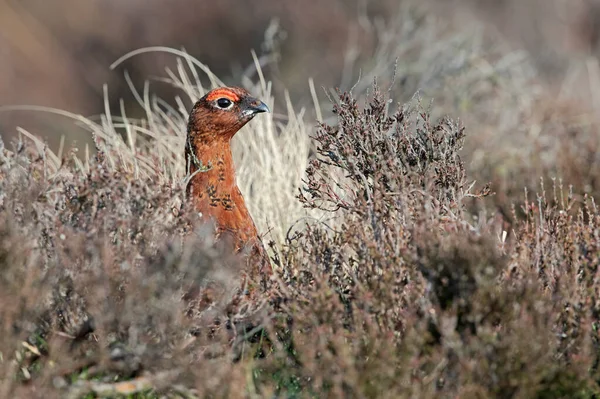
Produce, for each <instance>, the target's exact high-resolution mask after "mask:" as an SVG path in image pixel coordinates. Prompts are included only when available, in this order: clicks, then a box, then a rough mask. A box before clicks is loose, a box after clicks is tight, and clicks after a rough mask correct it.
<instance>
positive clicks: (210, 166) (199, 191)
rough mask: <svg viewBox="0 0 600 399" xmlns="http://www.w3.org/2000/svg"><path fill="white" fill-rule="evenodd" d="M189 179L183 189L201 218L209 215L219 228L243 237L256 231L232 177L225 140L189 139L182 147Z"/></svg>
mask: <svg viewBox="0 0 600 399" xmlns="http://www.w3.org/2000/svg"><path fill="white" fill-rule="evenodd" d="M186 161H187V163H188V165H189V171H190V176H191V178H190V181H189V182H188V185H187V188H186V193H187V195H188V198H190V199H191V201H192V203H193V204H194V207H195V209H196V211H197V212H199V213H200V214H201V217H202V218H203V219H205V220H209V219H212V220H213V221H214V222H216V224H217V226H216V227H217V229H218V230H219V231H234V232H236V233H235V235H236V236H237V239H238V240H240V241H245V240H246V239H247V238H249V237H252V236H256V235H257V231H256V227H255V225H254V222H253V221H252V218H251V216H250V214H249V212H248V209H247V208H246V204H245V202H244V199H243V198H242V194H241V193H240V190H239V189H238V187H237V184H236V181H235V167H234V164H233V156H232V153H231V146H230V144H229V142H216V143H211V144H205V143H191V145H190V146H189V147H188V149H187V150H186Z"/></svg>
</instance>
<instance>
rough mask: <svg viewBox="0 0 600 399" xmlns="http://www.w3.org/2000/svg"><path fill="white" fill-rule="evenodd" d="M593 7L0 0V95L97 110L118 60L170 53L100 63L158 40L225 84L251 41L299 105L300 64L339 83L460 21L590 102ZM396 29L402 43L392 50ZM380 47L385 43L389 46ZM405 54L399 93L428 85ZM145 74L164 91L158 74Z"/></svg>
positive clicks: (47, 118)
mask: <svg viewBox="0 0 600 399" xmlns="http://www.w3.org/2000/svg"><path fill="white" fill-rule="evenodd" d="M415 10H417V11H415ZM412 13H416V14H412ZM407 14H411V15H412V16H411V17H410V19H407ZM422 18H435V20H436V21H437V22H436V24H437V25H438V26H443V27H444V28H443V29H446V30H445V31H444V32H445V33H444V32H441V33H440V30H439V29H438V31H437V32H436V34H435V35H434V36H432V37H428V36H427V32H430V31H426V30H425V31H419V30H414V29H412V30H411V29H410V26H407V23H408V22H410V23H412V24H413V25H414V24H418V23H420V22H419V21H420V20H421V19H422ZM399 21H400V22H399ZM407 21H408V22H407ZM599 21H600V0H418V1H417V0H328V1H322V0H303V1H297V0H261V1H256V2H247V1H242V0H220V1H200V0H171V1H168V2H167V1H164V0H127V1H123V0H86V1H76V2H74V1H71V0H52V1H48V0H0V106H6V105H18V104H26V105H42V106H50V107H55V108H60V109H64V110H68V111H71V112H74V113H77V114H83V115H85V116H90V117H93V116H94V115H96V116H97V115H99V114H101V113H102V112H103V110H104V103H103V101H104V100H103V93H102V87H103V84H104V83H108V88H109V99H110V106H111V107H113V108H115V109H116V108H117V107H118V101H119V99H120V98H124V99H125V101H126V104H129V103H130V101H131V93H130V90H129V88H128V86H127V84H126V82H125V79H124V77H123V76H124V71H125V70H127V71H128V73H129V74H130V76H131V77H132V80H133V82H134V83H135V84H136V86H137V87H142V85H143V81H144V80H146V79H152V78H153V77H156V76H164V75H165V73H164V68H165V66H169V65H170V66H173V65H174V63H173V61H174V60H173V57H172V56H169V55H164V54H163V55H161V54H145V55H141V56H137V57H134V58H132V59H130V60H128V61H127V62H125V63H124V64H123V65H120V66H119V67H118V68H117V69H116V70H110V68H109V66H110V65H111V63H113V62H114V61H115V60H117V59H118V58H119V57H120V56H122V55H124V54H125V53H127V52H129V51H132V50H135V49H138V48H141V47H146V46H170V47H173V48H178V49H181V48H185V50H186V51H187V52H189V53H190V54H192V55H193V56H194V57H196V58H198V59H199V60H200V61H202V62H204V63H205V64H207V65H208V66H209V67H210V68H211V69H212V70H213V72H215V73H216V74H217V75H218V76H219V77H220V78H221V79H223V80H224V81H225V82H226V83H228V84H239V80H240V79H239V77H240V76H241V75H243V74H246V75H249V76H251V75H252V73H253V70H252V67H253V62H252V56H251V50H252V49H254V50H255V51H256V53H257V55H258V56H259V58H260V59H261V64H262V65H263V68H264V70H265V74H266V76H267V78H268V79H270V80H272V81H273V83H274V91H275V93H281V92H282V91H283V90H284V89H287V90H289V92H290V95H291V98H292V100H293V101H294V103H295V104H296V105H298V106H303V105H304V106H308V107H309V108H310V106H312V100H311V97H310V92H309V90H308V84H307V82H308V79H309V78H313V79H314V81H315V85H316V86H317V88H318V87H321V86H324V87H341V88H342V89H344V88H349V87H351V86H352V85H354V83H355V81H356V80H357V78H358V76H359V75H360V74H362V75H363V79H367V80H369V79H371V78H372V76H369V74H368V72H369V71H371V72H372V74H375V73H376V72H377V71H378V70H380V71H382V70H384V69H387V70H388V71H390V70H393V68H394V59H395V57H400V62H401V63H402V62H403V61H406V60H407V59H418V58H419V57H420V56H421V54H422V53H423V52H424V51H426V48H427V47H428V46H430V47H431V46H439V45H440V43H441V45H445V44H444V43H443V42H441V41H440V40H439V38H440V37H443V35H447V36H451V35H454V36H456V35H457V34H461V33H462V34H464V35H481V36H488V37H493V38H494V43H496V44H497V43H502V46H505V48H508V49H509V50H504V51H505V53H507V52H509V51H516V50H522V51H524V52H526V53H527V56H528V60H530V61H531V62H532V64H533V67H534V68H535V79H536V82H538V83H539V84H541V85H543V86H544V87H545V88H546V89H547V90H548V93H553V92H556V93H560V94H561V95H562V96H565V97H569V98H573V101H578V102H580V103H582V104H584V105H586V106H591V108H592V109H593V105H594V102H593V100H594V96H596V93H595V92H594V85H593V84H590V76H596V75H595V72H597V71H596V70H595V69H594V68H596V69H597V67H596V64H595V63H594V62H590V60H592V61H593V60H595V57H596V55H597V51H598V40H599V37H600V25H599ZM409 25H410V24H409ZM396 27H398V29H396ZM440 29H441V28H440ZM386 35H387V36H386ZM411 35H413V36H414V35H417V36H419V35H420V36H421V37H420V38H419V37H417V38H416V39H415V37H412V36H411ZM409 36H410V37H409ZM406 40H411V41H412V42H413V45H412V46H411V48H409V49H404V50H402V47H401V45H400V44H402V43H403V42H404V41H406ZM415 40H419V43H420V44H419V46H415V45H414V42H415ZM390 43H396V45H395V46H391V45H390ZM394 49H396V50H398V54H393V53H390V51H392V52H393V51H395V50H394ZM386 52H387V53H386ZM411 57H412V58H411ZM378 64H382V65H378ZM411 65H413V66H416V67H415V68H413V69H412V70H410V71H409V70H408V69H406V71H405V72H406V73H404V76H400V77H401V78H403V79H401V80H400V81H397V82H398V85H399V90H400V91H401V96H405V97H406V98H410V96H412V94H413V93H414V91H415V90H417V89H424V90H425V91H427V89H428V81H424V80H423V78H422V76H421V70H422V69H423V70H424V69H426V68H427V67H428V66H427V65H421V64H418V63H413V64H411ZM378 68H379V69H378ZM365 71H366V72H367V73H365ZM592 72H593V73H592ZM429 73H430V74H431V75H432V76H435V73H436V72H435V71H433V72H431V71H430V72H429ZM365 75H366V76H367V78H365ZM400 75H402V73H401V74H400ZM411 79H412V80H411ZM591 81H592V82H594V80H593V79H592V80H591ZM366 83H368V84H369V83H370V80H369V81H367V82H366ZM152 87H153V91H154V92H157V93H159V95H161V96H164V97H165V98H171V97H172V95H171V94H172V92H173V89H172V88H171V87H170V86H169V85H167V84H160V82H155V83H153V86H152ZM565 87H567V89H568V90H565ZM442 89H443V88H442ZM319 92H320V93H322V91H319ZM434 94H435V93H432V95H434ZM276 99H277V96H276ZM459 111H460V109H459ZM131 112H134V113H135V110H133V111H131ZM16 126H23V127H25V128H26V129H28V130H30V131H31V132H32V133H34V134H37V135H39V136H41V137H42V138H44V139H46V140H48V142H49V143H50V145H51V146H54V145H56V143H57V142H58V138H59V137H60V135H62V134H66V135H68V137H69V139H70V140H72V139H75V140H79V141H87V140H88V137H87V134H85V133H84V132H78V131H77V130H74V127H73V124H72V122H71V121H68V120H64V119H62V118H60V117H57V116H54V115H46V114H42V113H36V112H22V111H19V112H16V111H11V112H1V113H0V132H1V134H2V136H3V137H10V136H11V135H14V132H15V127H16ZM78 134H80V135H81V136H78Z"/></svg>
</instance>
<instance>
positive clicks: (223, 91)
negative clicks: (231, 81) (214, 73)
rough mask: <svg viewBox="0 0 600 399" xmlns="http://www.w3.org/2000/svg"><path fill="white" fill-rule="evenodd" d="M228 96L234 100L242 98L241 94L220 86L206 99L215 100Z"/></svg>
mask: <svg viewBox="0 0 600 399" xmlns="http://www.w3.org/2000/svg"><path fill="white" fill-rule="evenodd" d="M223 97H224V98H227V99H228V100H231V101H233V102H237V101H239V100H240V96H238V95H237V94H236V93H235V92H234V91H233V90H231V89H228V88H220V89H215V90H213V91H211V92H210V93H208V94H207V95H206V101H213V100H216V99H217V98H223Z"/></svg>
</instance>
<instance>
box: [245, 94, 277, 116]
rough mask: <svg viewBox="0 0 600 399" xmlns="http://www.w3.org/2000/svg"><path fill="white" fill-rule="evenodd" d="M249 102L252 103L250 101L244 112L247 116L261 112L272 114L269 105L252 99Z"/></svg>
mask: <svg viewBox="0 0 600 399" xmlns="http://www.w3.org/2000/svg"><path fill="white" fill-rule="evenodd" d="M249 100H250V101H248V105H247V106H246V109H245V110H244V115H245V116H250V115H255V114H260V113H261V112H271V110H270V109H269V107H268V106H267V104H265V103H263V102H262V101H260V100H258V99H256V98H251V99H249Z"/></svg>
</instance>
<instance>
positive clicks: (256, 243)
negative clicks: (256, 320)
mask: <svg viewBox="0 0 600 399" xmlns="http://www.w3.org/2000/svg"><path fill="white" fill-rule="evenodd" d="M268 110H269V109H268V107H267V106H266V105H265V104H264V103H263V102H262V101H260V100H258V99H256V98H254V97H252V96H251V95H250V94H249V93H248V92H247V91H246V90H244V89H242V88H238V87H222V88H217V89H214V90H212V91H210V92H209V93H207V94H206V95H205V96H204V97H202V98H201V99H200V100H198V102H196V104H195V105H194V108H193V109H192V111H191V113H190V118H189V122H188V132H187V142H186V150H185V158H186V163H187V168H188V175H189V176H191V177H190V180H189V183H188V186H187V188H186V193H187V196H188V198H189V200H190V201H191V202H192V204H193V206H194V207H195V209H196V210H197V211H198V212H199V213H200V214H201V217H202V219H203V220H205V221H212V222H214V223H215V225H216V228H217V233H218V235H219V237H221V238H224V237H227V238H228V239H231V240H232V241H233V243H234V245H235V247H236V249H237V250H245V251H248V252H249V254H250V255H251V261H252V263H253V265H252V266H253V268H254V267H256V268H257V269H258V271H259V272H262V273H268V272H270V264H269V261H268V257H267V255H266V252H265V250H264V247H263V245H262V242H261V240H260V237H259V235H258V231H257V230H256V226H255V225H254V221H253V220H252V217H251V216H250V213H249V212H248V208H247V207H246V204H245V202H244V198H243V197H242V194H241V192H240V190H239V188H238V186H237V184H236V180H235V168H234V164H233V157H232V154H231V145H230V142H231V139H232V138H233V136H234V135H235V134H236V133H237V132H238V131H239V130H240V129H241V128H242V127H243V126H244V125H245V124H246V123H248V122H249V121H250V120H252V118H253V117H254V116H255V115H256V114H257V113H260V112H267V111H268ZM267 269H268V270H267Z"/></svg>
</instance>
